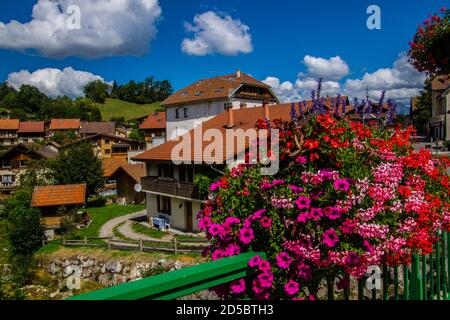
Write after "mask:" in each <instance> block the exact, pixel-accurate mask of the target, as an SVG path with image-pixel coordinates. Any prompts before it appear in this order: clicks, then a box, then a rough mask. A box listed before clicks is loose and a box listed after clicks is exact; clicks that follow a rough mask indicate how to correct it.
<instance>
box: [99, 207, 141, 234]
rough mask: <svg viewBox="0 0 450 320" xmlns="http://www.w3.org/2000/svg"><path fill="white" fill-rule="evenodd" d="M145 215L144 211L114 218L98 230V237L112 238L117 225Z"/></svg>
mask: <svg viewBox="0 0 450 320" xmlns="http://www.w3.org/2000/svg"><path fill="white" fill-rule="evenodd" d="M146 214H147V211H146V210H142V211H138V212H134V213H130V214H127V215H124V216H120V217H117V218H114V219H112V220H109V221H108V222H107V223H105V224H104V225H103V226H102V227H101V228H100V232H99V236H100V238H108V237H113V236H114V235H113V229H114V227H116V226H117V225H118V224H121V223H122V222H124V221H128V220H130V219H135V218H139V217H142V216H145V215H146Z"/></svg>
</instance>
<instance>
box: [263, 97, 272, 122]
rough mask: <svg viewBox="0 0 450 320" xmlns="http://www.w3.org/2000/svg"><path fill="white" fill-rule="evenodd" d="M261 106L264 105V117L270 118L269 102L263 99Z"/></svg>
mask: <svg viewBox="0 0 450 320" xmlns="http://www.w3.org/2000/svg"><path fill="white" fill-rule="evenodd" d="M263 107H264V118H265V119H270V111H269V102H267V101H263Z"/></svg>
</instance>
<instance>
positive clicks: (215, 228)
mask: <svg viewBox="0 0 450 320" xmlns="http://www.w3.org/2000/svg"><path fill="white" fill-rule="evenodd" d="M222 231H223V227H222V226H221V225H220V224H217V223H213V224H211V226H210V227H209V230H208V232H209V234H211V235H212V236H213V237H215V236H217V235H218V234H219V233H221V232H222Z"/></svg>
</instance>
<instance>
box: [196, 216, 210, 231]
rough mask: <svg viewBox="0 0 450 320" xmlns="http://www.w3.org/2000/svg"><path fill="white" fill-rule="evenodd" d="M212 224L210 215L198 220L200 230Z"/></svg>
mask: <svg viewBox="0 0 450 320" xmlns="http://www.w3.org/2000/svg"><path fill="white" fill-rule="evenodd" d="M210 225H211V219H210V218H209V217H203V218H200V219H199V220H198V228H199V229H200V230H206V229H208V228H209V226H210Z"/></svg>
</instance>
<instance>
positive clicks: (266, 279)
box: [258, 271, 273, 288]
mask: <svg viewBox="0 0 450 320" xmlns="http://www.w3.org/2000/svg"><path fill="white" fill-rule="evenodd" d="M258 281H259V284H260V285H261V287H263V288H270V287H271V286H272V283H273V274H272V272H270V271H266V272H263V273H261V274H259V275H258Z"/></svg>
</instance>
